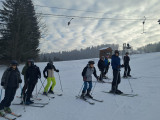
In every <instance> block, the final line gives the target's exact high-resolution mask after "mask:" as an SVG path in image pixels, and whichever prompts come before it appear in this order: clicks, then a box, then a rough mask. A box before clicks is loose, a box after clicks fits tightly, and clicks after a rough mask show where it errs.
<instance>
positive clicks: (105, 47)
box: [99, 47, 110, 50]
mask: <svg viewBox="0 0 160 120" xmlns="http://www.w3.org/2000/svg"><path fill="white" fill-rule="evenodd" d="M108 48H110V47H105V48H101V49H99V50H106V49H108Z"/></svg>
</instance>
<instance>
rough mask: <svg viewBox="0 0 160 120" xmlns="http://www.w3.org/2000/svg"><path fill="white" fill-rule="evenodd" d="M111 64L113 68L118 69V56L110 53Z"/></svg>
mask: <svg viewBox="0 0 160 120" xmlns="http://www.w3.org/2000/svg"><path fill="white" fill-rule="evenodd" d="M111 65H112V69H113V70H120V66H121V59H120V57H119V56H116V55H112V59H111Z"/></svg>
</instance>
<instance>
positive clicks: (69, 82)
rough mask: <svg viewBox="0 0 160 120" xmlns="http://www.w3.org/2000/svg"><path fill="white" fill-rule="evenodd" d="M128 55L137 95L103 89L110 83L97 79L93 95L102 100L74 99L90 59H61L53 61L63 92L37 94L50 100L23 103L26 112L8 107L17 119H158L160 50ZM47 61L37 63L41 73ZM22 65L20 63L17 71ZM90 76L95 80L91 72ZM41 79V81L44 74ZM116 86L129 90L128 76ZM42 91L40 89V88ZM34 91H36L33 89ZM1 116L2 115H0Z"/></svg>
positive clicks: (58, 88)
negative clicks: (33, 104) (38, 104)
mask: <svg viewBox="0 0 160 120" xmlns="http://www.w3.org/2000/svg"><path fill="white" fill-rule="evenodd" d="M130 57H131V61H130V66H131V69H132V70H131V75H132V76H133V77H137V78H138V79H129V80H130V82H131V85H132V88H133V93H135V94H138V96H136V97H125V96H114V95H112V94H107V93H102V92H101V91H109V90H110V89H111V84H107V83H103V84H102V83H97V84H96V87H95V89H94V91H93V96H94V97H95V98H97V99H100V100H101V99H103V100H104V102H102V103H99V102H96V101H93V102H95V105H89V104H88V103H86V102H84V101H82V100H80V99H76V97H75V96H76V95H78V93H79V90H80V88H81V87H82V84H83V81H82V77H81V72H82V70H83V68H84V67H85V66H86V64H87V62H88V61H89V60H90V59H86V60H76V61H63V62H55V63H54V65H55V66H56V68H58V69H59V70H60V76H61V81H62V85H63V91H64V92H63V96H57V95H55V98H54V99H51V100H50V101H49V100H48V98H47V97H45V96H42V95H40V94H39V95H38V98H42V101H40V102H48V101H49V104H48V105H46V106H45V107H44V108H34V107H29V106H26V112H24V110H23V106H14V105H12V106H11V109H12V110H13V111H14V112H15V113H17V114H22V117H20V118H17V120H52V119H55V120H158V119H159V118H160V93H159V92H160V53H159V52H157V53H148V54H137V55H132V56H130ZM94 60H95V62H96V63H97V62H98V59H94ZM121 63H122V62H121ZM46 64H47V63H36V65H38V66H39V67H40V70H41V73H42V71H43V69H44V67H45V66H46ZM23 66H24V65H20V66H19V70H20V71H21V70H22V68H23ZM95 67H96V68H97V64H95ZM5 69H6V67H5V66H0V77H1V76H2V74H3V72H4V70H5ZM123 72H124V70H123V69H122V70H121V76H123ZM99 73H100V72H99V70H98V69H97V74H98V75H99ZM108 74H109V75H108V76H109V78H111V79H112V69H111V66H110V69H109V73H108ZM42 76H43V75H42ZM55 77H56V82H57V84H56V87H55V90H54V91H57V92H59V93H61V90H60V83H59V77H58V74H57V73H55ZM22 78H23V76H22ZM93 80H94V81H95V78H94V76H93ZM42 81H44V78H43V77H42ZM110 81H111V80H110ZM94 84H95V83H93V86H94ZM45 85H46V81H45ZM22 86H23V83H22ZM37 87H38V90H39V88H40V87H41V82H40V81H39V82H38V85H37ZM119 89H120V90H122V91H123V92H124V93H131V89H130V86H129V82H128V80H127V79H121V84H120V85H119ZM20 92H21V89H20V88H19V89H18V90H17V94H16V95H20ZM41 92H43V89H42V90H41ZM33 94H36V89H35V90H34V92H33ZM3 95H4V90H3ZM3 95H2V96H3ZM2 98H3V97H2ZM35 101H36V100H35ZM19 102H20V99H19V98H16V97H15V99H14V101H13V103H19ZM36 102H39V101H36ZM1 120H4V119H3V118H1Z"/></svg>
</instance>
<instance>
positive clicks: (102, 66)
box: [98, 56, 106, 81]
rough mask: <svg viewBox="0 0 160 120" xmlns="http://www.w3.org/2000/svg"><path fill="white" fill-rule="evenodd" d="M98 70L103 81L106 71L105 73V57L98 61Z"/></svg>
mask: <svg viewBox="0 0 160 120" xmlns="http://www.w3.org/2000/svg"><path fill="white" fill-rule="evenodd" d="M98 68H99V70H100V72H101V73H100V78H99V80H100V81H103V77H104V71H105V68H106V66H105V62H104V56H101V58H100V60H99V61H98Z"/></svg>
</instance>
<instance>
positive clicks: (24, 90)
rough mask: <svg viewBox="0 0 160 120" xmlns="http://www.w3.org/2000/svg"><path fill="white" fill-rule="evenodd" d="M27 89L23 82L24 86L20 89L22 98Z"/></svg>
mask: <svg viewBox="0 0 160 120" xmlns="http://www.w3.org/2000/svg"><path fill="white" fill-rule="evenodd" d="M27 87H28V84H27V83H26V82H25V83H24V86H23V88H22V93H21V95H23V96H24V94H25V92H26V90H27Z"/></svg>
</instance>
